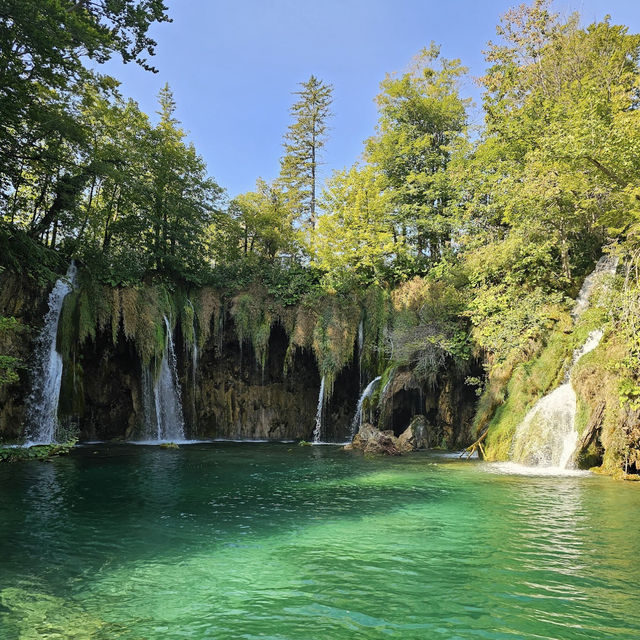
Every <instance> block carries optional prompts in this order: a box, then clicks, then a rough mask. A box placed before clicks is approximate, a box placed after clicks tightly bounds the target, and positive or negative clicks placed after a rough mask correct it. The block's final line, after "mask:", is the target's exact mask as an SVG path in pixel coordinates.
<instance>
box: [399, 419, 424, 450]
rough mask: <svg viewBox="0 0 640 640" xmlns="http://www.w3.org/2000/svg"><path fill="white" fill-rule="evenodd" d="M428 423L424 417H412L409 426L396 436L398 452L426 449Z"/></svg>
mask: <svg viewBox="0 0 640 640" xmlns="http://www.w3.org/2000/svg"><path fill="white" fill-rule="evenodd" d="M430 446H431V445H430V442H429V423H428V422H427V419H426V417H425V416H422V415H419V416H414V417H413V419H412V420H411V424H410V425H409V426H408V427H407V428H406V430H405V431H403V432H402V433H401V434H400V435H399V436H398V448H399V449H400V451H416V450H418V449H428V448H429V447H430Z"/></svg>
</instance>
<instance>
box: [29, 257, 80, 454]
mask: <svg viewBox="0 0 640 640" xmlns="http://www.w3.org/2000/svg"><path fill="white" fill-rule="evenodd" d="M76 277H77V269H76V265H75V262H74V261H73V260H72V261H71V264H70V265H69V269H68V270H67V273H66V275H65V276H64V277H63V278H59V279H58V280H57V281H56V283H55V285H54V287H53V290H52V291H51V293H50V294H49V310H48V311H47V314H46V315H45V317H44V326H43V327H42V331H41V332H40V335H39V336H38V339H37V340H36V346H35V366H34V368H33V371H32V387H31V393H30V394H29V396H28V398H27V407H26V412H27V428H26V444H27V445H33V444H51V443H52V442H55V439H56V430H57V427H58V402H59V399H60V385H61V383H62V355H61V354H60V353H58V351H57V349H56V340H57V336H58V324H59V323H60V314H61V312H62V305H63V303H64V299H65V298H66V297H67V295H68V294H69V293H71V291H73V289H74V288H75V285H76Z"/></svg>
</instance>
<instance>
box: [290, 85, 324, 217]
mask: <svg viewBox="0 0 640 640" xmlns="http://www.w3.org/2000/svg"><path fill="white" fill-rule="evenodd" d="M300 87H301V89H300V91H296V92H294V95H297V96H299V99H298V100H297V101H296V102H294V104H293V105H292V106H291V109H290V113H291V116H292V117H293V122H292V123H291V124H290V125H289V130H288V131H287V133H286V135H285V137H284V143H283V146H284V152H285V153H284V157H283V158H282V159H281V161H280V181H281V183H282V184H283V186H284V188H285V189H286V192H287V199H288V202H289V206H290V207H291V209H292V211H293V213H294V216H295V218H296V219H297V221H298V222H299V223H300V224H301V225H303V226H309V227H310V228H311V229H315V226H316V220H317V216H316V193H317V182H318V166H319V165H320V164H321V151H322V148H323V147H324V145H325V144H326V142H327V119H328V117H329V116H330V115H331V112H330V107H331V100H332V93H333V87H332V86H331V85H330V84H325V83H324V82H322V81H321V80H318V78H316V77H315V76H313V75H312V76H311V77H310V78H309V80H307V82H301V83H300Z"/></svg>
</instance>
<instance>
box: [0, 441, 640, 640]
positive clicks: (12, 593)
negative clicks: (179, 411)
mask: <svg viewBox="0 0 640 640" xmlns="http://www.w3.org/2000/svg"><path fill="white" fill-rule="evenodd" d="M488 471H489V472H488ZM495 471H496V469H495V468H491V467H490V466H489V465H486V464H484V463H474V462H468V463H467V462H460V461H459V460H457V459H447V458H443V457H435V456H429V455H415V456H407V457H404V458H400V459H365V458H363V457H360V456H357V455H351V454H349V453H346V452H343V451H340V450H339V449H337V448H336V447H298V446H295V445H289V444H279V445H274V444H254V445H248V444H242V445H241V444H232V443H216V444H207V445H193V446H191V447H188V448H181V449H180V450H162V449H158V448H155V447H141V446H136V447H133V446H120V447H108V446H105V445H102V446H98V447H84V448H82V449H81V450H79V451H76V452H75V453H74V454H73V456H72V457H71V458H68V459H59V460H56V461H54V462H53V463H51V464H40V463H37V464H16V465H11V467H10V471H9V467H2V468H0V553H1V556H0V557H2V558H3V561H2V562H3V565H2V571H1V572H0V629H9V630H10V631H11V633H12V634H13V636H10V637H17V638H31V637H33V638H58V637H77V638H105V639H107V638H114V637H117V638H123V639H131V640H133V639H136V640H138V639H139V638H159V637H186V638H258V637H267V638H291V639H298V638H299V639H303V638H304V639H305V640H306V639H309V638H316V637H317V638H332V639H334V638H335V639H336V640H339V639H341V638H354V637H357V638H364V639H369V638H371V639H374V638H375V639H377V638H402V639H403V640H404V639H407V638H408V639H412V638H416V639H417V638H421V639H423V638H464V639H466V638H470V639H471V638H489V639H493V638H495V639H498V638H500V639H502V638H514V639H515V638H562V639H571V638H576V639H577V638H594V639H596V638H597V639H598V640H600V639H603V638H605V639H606V638H616V639H617V638H624V639H628V638H631V637H636V636H637V635H638V634H639V633H640V623H639V622H638V620H637V619H636V617H634V616H633V615H632V612H634V611H638V610H640V588H639V587H638V586H636V584H637V581H635V582H634V581H632V580H628V576H630V575H637V573H638V569H640V560H639V559H640V542H639V541H638V536H637V535H635V533H636V532H637V530H638V525H639V524H640V508H639V507H640V491H638V489H639V488H638V487H629V486H626V485H621V484H617V483H613V482H611V481H609V480H607V479H603V478H599V477H595V476H592V475H586V476H584V475H579V476H573V475H572V476H566V477H545V476H531V477H524V476H519V475H513V474H507V473H504V472H503V471H501V472H498V473H496V472H495ZM61 629H62V631H61ZM34 630H35V631H34ZM56 630H57V631H56ZM55 633H66V634H67V635H62V636H60V635H57V636H56V635H55ZM30 634H31V635H30ZM37 634H39V635H37ZM73 634H75V635H73Z"/></svg>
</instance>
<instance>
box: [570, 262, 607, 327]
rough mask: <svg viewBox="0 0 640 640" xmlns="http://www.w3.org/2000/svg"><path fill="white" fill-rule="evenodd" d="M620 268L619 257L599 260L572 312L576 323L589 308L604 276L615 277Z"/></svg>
mask: <svg viewBox="0 0 640 640" xmlns="http://www.w3.org/2000/svg"><path fill="white" fill-rule="evenodd" d="M617 267H618V257H617V256H610V255H604V256H602V257H601V258H600V260H598V262H597V264H596V267H595V269H594V270H593V271H592V272H591V273H590V274H589V275H588V276H587V277H586V278H585V279H584V282H583V283H582V287H581V288H580V293H578V297H577V298H576V303H575V305H574V307H573V310H572V311H571V316H572V317H573V319H574V321H575V320H577V319H578V318H579V317H580V316H581V315H582V314H583V313H584V311H585V310H586V309H587V307H588V306H589V299H590V298H591V294H592V293H593V290H594V289H595V287H596V285H597V284H598V283H599V282H600V281H601V280H602V278H603V276H607V275H613V274H614V273H615V272H616V269H617Z"/></svg>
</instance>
